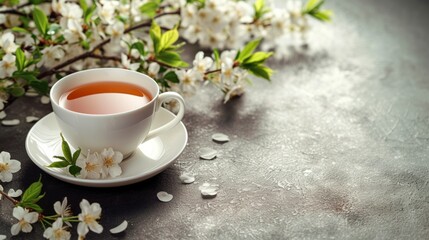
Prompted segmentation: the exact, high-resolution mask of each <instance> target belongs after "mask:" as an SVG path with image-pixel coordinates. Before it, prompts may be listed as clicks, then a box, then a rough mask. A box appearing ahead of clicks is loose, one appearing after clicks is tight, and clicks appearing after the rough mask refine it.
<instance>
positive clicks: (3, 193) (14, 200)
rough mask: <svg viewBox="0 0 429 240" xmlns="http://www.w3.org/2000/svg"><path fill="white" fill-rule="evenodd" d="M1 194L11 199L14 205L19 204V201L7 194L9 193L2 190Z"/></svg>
mask: <svg viewBox="0 0 429 240" xmlns="http://www.w3.org/2000/svg"><path fill="white" fill-rule="evenodd" d="M0 194H1V195H3V196H4V197H5V198H6V199H7V200H9V201H11V202H12V203H13V204H14V205H16V204H18V203H19V201H18V200H16V199H14V198H12V197H10V196H9V195H7V193H5V192H3V191H2V190H0Z"/></svg>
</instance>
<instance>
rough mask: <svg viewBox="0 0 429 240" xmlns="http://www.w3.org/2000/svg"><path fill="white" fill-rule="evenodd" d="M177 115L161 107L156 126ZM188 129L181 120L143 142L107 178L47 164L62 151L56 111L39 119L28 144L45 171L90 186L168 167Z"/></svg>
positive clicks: (143, 176)
mask: <svg viewBox="0 0 429 240" xmlns="http://www.w3.org/2000/svg"><path fill="white" fill-rule="evenodd" d="M172 118H174V115H173V114H172V113H171V112H169V111H168V110H166V109H163V108H161V109H160V110H159V111H158V113H157V114H156V116H155V118H154V119H153V123H152V125H153V126H152V127H153V128H156V127H158V126H160V125H162V124H164V123H166V122H168V121H170V120H171V119H172ZM187 141H188V132H187V131H186V128H185V125H183V123H182V122H180V123H179V124H178V125H177V126H175V127H174V128H173V129H171V130H170V131H169V132H168V133H165V134H161V135H160V136H158V137H155V138H153V139H151V140H148V141H146V142H144V143H142V144H141V145H140V146H139V147H138V149H137V150H136V151H135V152H134V153H133V154H132V155H131V156H130V157H129V158H127V159H126V160H124V161H123V162H122V163H121V167H122V175H121V176H119V177H116V178H106V179H95V180H94V179H80V178H76V177H73V176H71V175H69V174H68V173H67V172H66V171H64V170H63V169H59V168H48V167H46V166H48V165H49V164H51V163H52V162H53V161H56V160H54V158H53V156H55V155H62V151H61V137H60V130H59V128H58V124H57V121H56V119H55V115H54V113H50V114H48V115H46V116H45V117H43V118H42V119H41V120H39V121H38V122H37V123H36V124H35V125H34V126H33V127H32V128H31V130H30V131H29V132H28V135H27V139H26V140H25V148H26V150H27V154H28V156H29V157H30V158H31V160H32V161H33V162H34V163H35V164H36V165H37V166H38V167H39V168H40V169H42V170H43V171H45V172H46V173H48V174H49V175H51V176H53V177H55V178H58V179H60V180H62V181H65V182H68V183H72V184H76V185H81V186H88V187H117V186H124V185H128V184H132V183H136V182H139V181H143V180H145V179H148V178H150V177H153V176H154V175H156V174H158V173H160V172H162V171H163V170H165V169H166V168H167V167H168V166H170V164H172V163H173V161H174V160H175V159H176V158H177V157H178V156H179V155H180V153H182V151H183V149H185V146H186V143H187ZM72 151H74V149H72Z"/></svg>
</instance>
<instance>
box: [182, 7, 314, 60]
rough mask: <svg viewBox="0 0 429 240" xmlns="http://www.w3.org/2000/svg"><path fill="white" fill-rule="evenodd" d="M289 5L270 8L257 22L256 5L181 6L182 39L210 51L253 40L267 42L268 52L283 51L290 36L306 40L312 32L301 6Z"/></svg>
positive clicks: (238, 45)
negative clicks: (307, 33)
mask: <svg viewBox="0 0 429 240" xmlns="http://www.w3.org/2000/svg"><path fill="white" fill-rule="evenodd" d="M287 3H288V6H287V7H286V9H281V8H278V7H275V6H271V8H270V11H269V12H267V13H266V14H264V15H263V16H262V17H261V18H260V19H254V16H255V9H254V8H253V6H252V4H253V2H246V1H228V0H206V1H205V4H204V7H202V8H198V6H197V5H195V4H186V2H182V7H181V16H182V21H181V27H182V36H183V37H184V38H185V39H186V40H187V41H189V42H191V43H196V42H198V43H199V44H200V45H201V46H203V47H208V48H218V49H238V48H240V47H242V46H243V45H244V44H245V43H246V42H248V41H249V40H251V39H252V38H264V39H265V40H266V43H265V49H273V48H277V47H284V45H285V43H287V42H285V37H287V36H288V33H291V32H292V33H294V32H297V33H301V35H302V36H303V38H304V37H305V33H306V32H307V30H308V29H309V26H308V22H307V18H306V17H305V15H303V14H302V13H301V10H302V2H301V1H299V0H298V1H297V0H294V1H287ZM288 40H289V39H288ZM279 57H282V56H279Z"/></svg>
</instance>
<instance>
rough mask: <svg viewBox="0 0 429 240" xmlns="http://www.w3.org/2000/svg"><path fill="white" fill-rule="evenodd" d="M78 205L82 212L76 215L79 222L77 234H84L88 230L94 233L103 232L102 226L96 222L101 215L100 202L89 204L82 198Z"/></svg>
mask: <svg viewBox="0 0 429 240" xmlns="http://www.w3.org/2000/svg"><path fill="white" fill-rule="evenodd" d="M79 206H80V209H81V210H82V212H81V213H80V214H79V215H78V219H79V224H78V226H77V232H78V234H79V236H83V237H84V236H86V234H87V233H88V232H89V230H91V231H93V232H95V233H101V232H103V226H101V225H100V224H99V223H98V222H97V220H98V219H100V215H101V207H100V204H98V203H92V204H89V202H88V201H87V200H86V199H82V201H81V202H80V205H79Z"/></svg>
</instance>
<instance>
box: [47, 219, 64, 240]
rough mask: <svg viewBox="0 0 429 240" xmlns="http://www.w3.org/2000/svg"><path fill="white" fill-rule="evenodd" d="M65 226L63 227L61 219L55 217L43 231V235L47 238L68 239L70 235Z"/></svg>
mask: <svg viewBox="0 0 429 240" xmlns="http://www.w3.org/2000/svg"><path fill="white" fill-rule="evenodd" d="M66 229H67V227H63V219H62V218H57V220H55V222H54V223H53V224H52V227H48V228H46V230H45V231H44V232H43V237H44V238H46V239H49V240H68V239H70V237H71V234H70V232H69V231H67V230H66Z"/></svg>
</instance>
